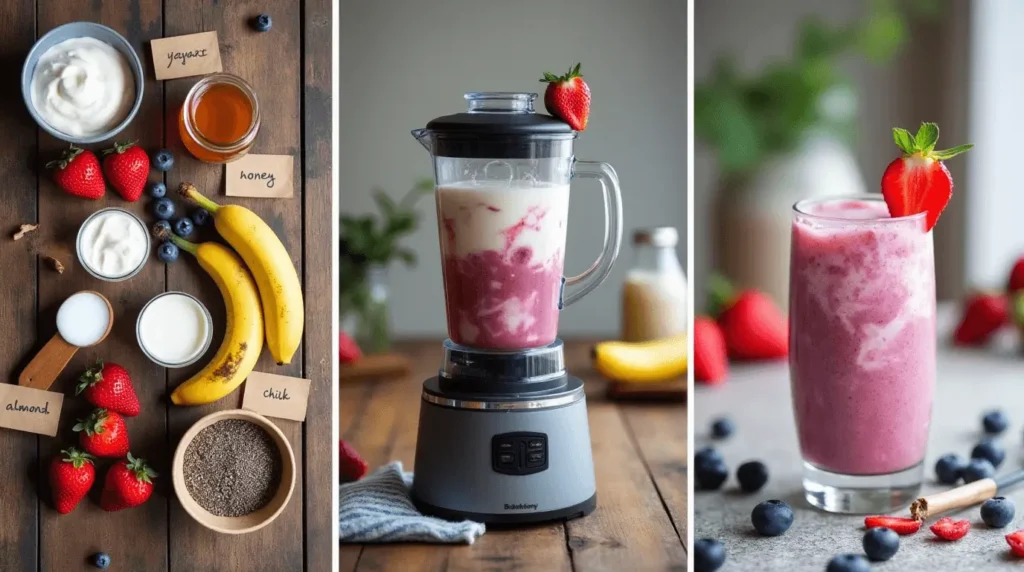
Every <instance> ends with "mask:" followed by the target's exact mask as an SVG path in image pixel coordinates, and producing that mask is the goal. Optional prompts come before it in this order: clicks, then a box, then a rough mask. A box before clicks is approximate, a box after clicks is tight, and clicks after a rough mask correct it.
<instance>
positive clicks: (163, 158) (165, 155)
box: [152, 149, 174, 171]
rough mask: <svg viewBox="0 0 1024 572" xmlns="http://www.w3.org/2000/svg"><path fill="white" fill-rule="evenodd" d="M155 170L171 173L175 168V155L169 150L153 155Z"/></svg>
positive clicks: (162, 150)
mask: <svg viewBox="0 0 1024 572" xmlns="http://www.w3.org/2000/svg"><path fill="white" fill-rule="evenodd" d="M152 164H153V168H154V169H156V170H157V171H169V170H170V169H171V167H173V166H174V155H172V154H171V152H170V151H168V150H167V149H161V150H159V151H157V152H156V153H153V160H152Z"/></svg>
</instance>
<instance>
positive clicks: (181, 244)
mask: <svg viewBox="0 0 1024 572" xmlns="http://www.w3.org/2000/svg"><path fill="white" fill-rule="evenodd" d="M153 234H155V235H156V237H157V238H159V239H160V240H169V241H171V242H173V243H174V244H175V246H177V247H178V248H180V249H182V250H184V251H185V252H188V253H189V254H191V255H193V256H195V255H196V253H197V252H198V251H199V245H198V244H196V243H194V242H189V241H187V240H185V239H184V238H181V237H180V236H178V235H176V234H174V233H173V232H171V231H170V230H168V229H166V228H161V227H158V226H157V227H153Z"/></svg>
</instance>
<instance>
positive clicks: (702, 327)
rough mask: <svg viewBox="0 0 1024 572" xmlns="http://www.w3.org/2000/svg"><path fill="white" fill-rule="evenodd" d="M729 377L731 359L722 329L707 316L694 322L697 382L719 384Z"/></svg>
mask: <svg viewBox="0 0 1024 572" xmlns="http://www.w3.org/2000/svg"><path fill="white" fill-rule="evenodd" d="M728 375H729V358H728V356H727V355H726V350H725V337H724V336H723V335H722V329H721V328H720V327H718V322H715V321H714V320H712V319H711V318H709V317H707V316H697V317H696V318H694V320H693V377H694V379H695V380H697V381H702V382H704V383H708V384H717V383H721V382H723V381H725V378H726V376H728Z"/></svg>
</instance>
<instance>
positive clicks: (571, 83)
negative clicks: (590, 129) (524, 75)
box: [540, 64, 590, 131]
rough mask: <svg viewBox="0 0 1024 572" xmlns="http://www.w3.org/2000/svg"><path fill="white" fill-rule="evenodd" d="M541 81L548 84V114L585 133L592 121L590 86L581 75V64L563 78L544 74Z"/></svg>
mask: <svg viewBox="0 0 1024 572" xmlns="http://www.w3.org/2000/svg"><path fill="white" fill-rule="evenodd" d="M540 81H541V83H546V84H548V87H547V88H546V89H545V90H544V107H545V108H547V110H548V113H550V114H551V115H554V116H555V117H557V118H559V119H561V120H562V121H565V122H566V123H568V124H569V127H572V128H573V129H574V130H576V131H585V130H586V129H587V121H588V120H589V119H590V86H588V85H587V82H585V81H583V76H582V75H580V64H576V65H575V66H574V67H570V68H569V73H567V74H565V75H562V76H556V75H555V74H553V73H548V72H544V77H543V78H541V80H540Z"/></svg>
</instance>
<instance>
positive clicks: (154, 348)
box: [135, 292, 213, 367]
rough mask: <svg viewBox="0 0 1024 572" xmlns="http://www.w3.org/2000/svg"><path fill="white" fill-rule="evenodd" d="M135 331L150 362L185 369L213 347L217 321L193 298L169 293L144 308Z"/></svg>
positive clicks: (151, 301) (178, 293)
mask: <svg viewBox="0 0 1024 572" xmlns="http://www.w3.org/2000/svg"><path fill="white" fill-rule="evenodd" d="M135 330H136V331H135V333H136V336H137V337H138V341H139V347H141V348H142V351H143V352H144V353H145V354H146V356H148V357H149V359H151V360H153V361H154V362H156V363H158V364H160V365H162V366H164V367H184V366H186V365H189V364H191V363H194V362H195V361H196V360H198V359H199V358H200V357H202V355H203V354H204V353H206V350H207V349H208V348H209V347H210V342H211V341H212V339H213V319H212V318H211V317H210V313H209V311H207V309H206V307H205V306H203V305H202V304H201V303H200V302H199V300H196V299H195V298H193V297H192V296H189V295H188V294H185V293H183V292H165V293H163V294H160V295H159V296H157V297H155V298H153V299H152V300H150V301H149V303H148V304H146V306H145V307H144V308H142V312H140V313H139V321H138V323H137V324H136V328H135Z"/></svg>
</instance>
